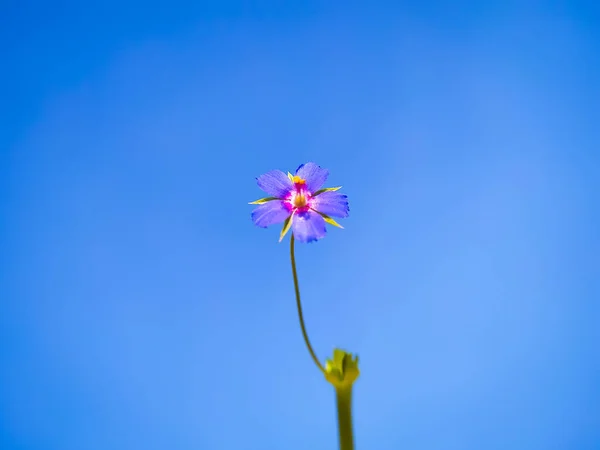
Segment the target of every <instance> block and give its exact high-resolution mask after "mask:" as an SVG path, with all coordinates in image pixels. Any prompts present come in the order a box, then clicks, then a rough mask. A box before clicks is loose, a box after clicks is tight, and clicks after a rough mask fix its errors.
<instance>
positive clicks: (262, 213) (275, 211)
mask: <svg viewBox="0 0 600 450" xmlns="http://www.w3.org/2000/svg"><path fill="white" fill-rule="evenodd" d="M290 214H291V213H290V211H289V210H288V209H287V208H286V207H285V205H284V203H283V202H282V201H281V200H274V201H272V202H269V203H265V204H264V205H260V206H259V207H258V208H256V209H255V210H254V211H252V221H253V222H254V223H255V224H256V225H258V226H259V227H263V228H266V227H268V226H269V225H274V224H276V223H281V222H283V221H284V220H285V219H287V218H288V217H289V216H290Z"/></svg>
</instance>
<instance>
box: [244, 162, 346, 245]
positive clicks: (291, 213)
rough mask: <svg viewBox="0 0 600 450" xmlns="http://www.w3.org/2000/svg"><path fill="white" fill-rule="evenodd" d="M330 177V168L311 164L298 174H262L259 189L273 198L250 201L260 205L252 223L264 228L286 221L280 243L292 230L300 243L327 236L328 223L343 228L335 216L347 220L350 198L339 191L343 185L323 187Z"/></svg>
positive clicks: (271, 172)
mask: <svg viewBox="0 0 600 450" xmlns="http://www.w3.org/2000/svg"><path fill="white" fill-rule="evenodd" d="M328 175H329V171H328V170H327V169H322V168H321V167H319V166H318V165H316V164H315V163H312V162H308V163H306V164H302V165H300V167H298V169H297V170H296V174H295V175H292V174H291V173H289V172H288V174H287V175H286V174H285V173H283V172H282V171H280V170H271V171H270V172H267V173H265V174H263V175H261V176H260V177H258V178H257V179H256V181H257V183H258V187H260V188H261V189H262V190H263V191H265V192H266V193H267V194H269V195H270V196H271V197H265V198H261V199H259V200H256V201H254V202H250V204H251V205H260V206H258V208H256V209H255V210H254V211H252V221H253V222H254V223H255V224H256V225H258V226H259V227H263V228H266V227H268V226H270V225H274V224H276V223H281V222H283V229H282V230H281V235H280V237H279V242H281V240H282V239H283V238H284V236H285V235H286V233H287V232H288V231H289V230H290V228H291V229H292V233H293V234H294V238H295V239H296V240H298V241H300V242H312V241H316V240H318V239H321V238H323V237H325V232H326V230H325V223H329V224H330V225H334V226H336V227H339V228H342V226H341V225H340V224H338V223H337V222H336V221H335V220H333V219H332V217H338V218H343V217H348V212H349V208H348V200H347V199H348V197H347V196H346V195H344V194H341V193H339V192H336V191H338V190H339V189H340V188H341V186H338V187H333V188H322V186H323V184H325V181H326V180H327V176H328Z"/></svg>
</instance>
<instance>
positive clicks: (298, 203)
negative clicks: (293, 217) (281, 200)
mask: <svg viewBox="0 0 600 450" xmlns="http://www.w3.org/2000/svg"><path fill="white" fill-rule="evenodd" d="M306 203H307V201H306V196H305V195H304V194H302V193H300V192H299V193H298V194H296V195H295V196H294V198H293V199H292V204H293V205H294V206H295V207H296V208H304V207H305V206H306Z"/></svg>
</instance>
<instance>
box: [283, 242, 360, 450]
mask: <svg viewBox="0 0 600 450" xmlns="http://www.w3.org/2000/svg"><path fill="white" fill-rule="evenodd" d="M290 257H291V259H292V274H293V275H294V289H295V291H296V306H297V307H298V319H300V328H301V329H302V336H303V337H304V343H305V344H306V348H308V351H309V353H310V356H311V357H312V359H313V361H314V362H315V364H316V365H317V367H318V368H319V370H320V371H321V372H323V373H325V369H324V368H323V365H322V364H321V363H320V362H319V359H318V358H317V355H315V351H314V350H313V348H312V345H310V340H309V339H308V334H307V333H306V326H305V325H304V316H303V315H302V304H301V303H300V288H299V287H298V274H297V273H296V257H295V255H294V234H293V233H292V238H291V239H290ZM348 448H352V447H348Z"/></svg>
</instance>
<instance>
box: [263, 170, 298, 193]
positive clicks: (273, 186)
mask: <svg viewBox="0 0 600 450" xmlns="http://www.w3.org/2000/svg"><path fill="white" fill-rule="evenodd" d="M256 181H257V183H258V187H259V188H261V189H262V190H263V191H265V192H266V193H267V194H269V195H273V196H275V197H277V198H283V197H285V196H286V195H287V194H288V192H290V191H291V190H292V189H293V188H294V185H293V184H292V182H291V181H290V179H289V178H288V176H287V175H286V174H285V173H283V172H282V171H281V170H271V171H269V172H267V173H265V174H263V175H261V176H260V177H258V178H257V179H256Z"/></svg>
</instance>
